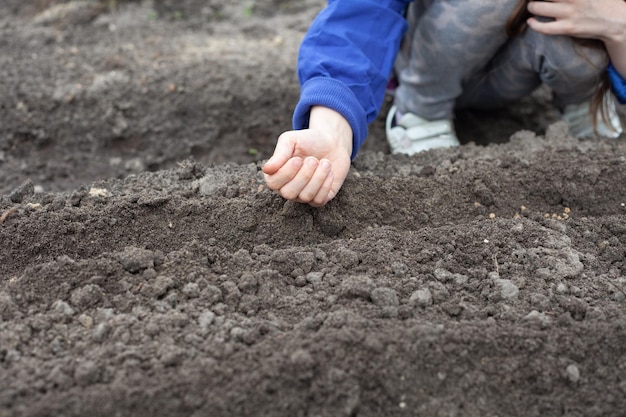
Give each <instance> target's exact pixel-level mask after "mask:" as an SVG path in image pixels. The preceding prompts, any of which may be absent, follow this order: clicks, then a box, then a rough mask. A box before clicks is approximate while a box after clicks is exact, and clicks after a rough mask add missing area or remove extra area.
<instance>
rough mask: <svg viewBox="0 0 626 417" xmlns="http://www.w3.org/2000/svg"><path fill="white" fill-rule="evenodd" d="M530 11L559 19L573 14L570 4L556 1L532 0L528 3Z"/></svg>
mask: <svg viewBox="0 0 626 417" xmlns="http://www.w3.org/2000/svg"><path fill="white" fill-rule="evenodd" d="M527 7H528V11H529V12H530V13H532V14H534V15H536V16H543V17H551V18H554V19H559V18H562V17H564V16H567V15H568V14H571V10H570V7H569V5H567V4H564V3H559V2H554V1H531V2H529V3H528V6H527Z"/></svg>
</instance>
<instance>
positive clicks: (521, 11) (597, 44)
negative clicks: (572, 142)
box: [506, 0, 611, 127]
mask: <svg viewBox="0 0 626 417" xmlns="http://www.w3.org/2000/svg"><path fill="white" fill-rule="evenodd" d="M528 2H529V0H520V1H519V2H518V3H517V5H516V6H515V9H514V10H513V13H512V14H511V16H510V17H509V20H508V21H507V24H506V33H507V35H509V37H514V36H519V35H521V34H522V33H524V31H525V30H526V29H527V27H528V24H527V23H526V21H527V20H528V18H530V17H531V16H532V15H531V14H530V12H529V11H528ZM574 41H575V42H576V43H577V44H578V45H580V46H584V47H589V48H597V49H605V48H604V43H603V42H602V41H599V40H595V39H580V38H574ZM610 88H611V84H610V81H609V76H608V74H607V73H606V71H605V72H604V73H603V74H602V76H601V77H600V80H599V82H598V85H597V87H596V90H595V91H594V93H593V95H592V96H591V103H590V106H589V108H590V109H589V111H590V112H591V118H592V121H593V125H594V127H596V126H597V123H598V113H599V114H600V116H601V117H602V120H603V121H605V122H607V121H608V117H607V109H606V102H605V100H604V97H605V96H606V93H607V92H608V91H609V89H610ZM607 124H609V125H610V123H607Z"/></svg>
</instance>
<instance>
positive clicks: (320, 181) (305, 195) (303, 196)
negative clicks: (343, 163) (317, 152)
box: [298, 159, 331, 203]
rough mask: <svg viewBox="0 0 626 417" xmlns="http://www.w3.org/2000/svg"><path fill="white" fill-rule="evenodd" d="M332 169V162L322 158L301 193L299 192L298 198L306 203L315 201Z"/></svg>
mask: <svg viewBox="0 0 626 417" xmlns="http://www.w3.org/2000/svg"><path fill="white" fill-rule="evenodd" d="M330 170H331V166H330V162H329V161H328V160H327V159H323V160H321V161H320V162H319V164H318V166H317V169H316V170H315V172H314V173H313V176H312V177H311V180H310V181H309V182H308V183H307V184H306V186H305V187H304V188H303V189H302V191H300V194H298V199H299V200H300V201H302V202H304V203H308V202H311V201H313V200H314V199H315V198H316V196H317V195H318V193H319V192H320V190H321V188H322V186H323V185H324V183H325V181H326V179H327V178H328V174H329V173H330Z"/></svg>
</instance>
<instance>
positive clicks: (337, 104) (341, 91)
mask: <svg viewBox="0 0 626 417" xmlns="http://www.w3.org/2000/svg"><path fill="white" fill-rule="evenodd" d="M313 106H323V107H328V108H329V109H333V110H335V111H336V112H338V113H339V114H341V115H342V116H343V117H345V118H346V120H347V121H348V123H349V124H350V127H351V128H352V155H351V156H350V158H351V159H354V158H355V157H356V155H357V153H358V151H359V148H360V147H361V145H362V144H363V142H365V138H366V137H367V117H366V115H365V111H364V110H363V107H361V104H360V103H359V102H358V100H357V98H356V96H355V95H354V93H353V92H352V90H350V89H349V88H348V87H347V86H346V85H345V84H344V83H342V82H341V81H339V80H336V79H334V78H328V77H316V78H311V79H309V80H308V81H307V82H305V83H304V84H303V85H302V87H301V90H300V101H299V102H298V104H297V105H296V109H295V110H294V114H293V128H294V129H296V130H300V129H306V128H308V127H309V115H310V111H311V107H313Z"/></svg>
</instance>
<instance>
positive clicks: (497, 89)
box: [395, 0, 608, 120]
mask: <svg viewBox="0 0 626 417" xmlns="http://www.w3.org/2000/svg"><path fill="white" fill-rule="evenodd" d="M517 1H518V0H417V1H415V2H413V3H412V4H411V6H410V7H409V10H408V13H407V20H408V23H409V30H408V32H407V35H406V37H405V39H404V42H403V45H402V49H401V51H400V53H399V54H398V58H397V60H396V73H397V74H398V78H399V84H400V86H399V87H398V89H397V90H396V93H395V104H396V105H397V107H398V110H399V111H400V112H412V113H415V114H417V115H418V116H421V117H423V118H426V119H430V120H434V119H449V118H452V117H453V111H454V109H455V108H483V109H484V108H494V107H501V106H504V105H506V104H508V103H510V102H512V101H514V100H517V99H520V98H522V97H524V96H527V95H528V94H530V93H531V92H532V91H533V90H535V89H536V88H537V87H538V86H539V85H540V84H541V83H544V84H546V85H547V86H548V87H550V89H551V90H552V92H553V97H554V104H555V105H556V106H557V107H563V106H566V105H568V104H578V103H582V102H584V101H586V100H588V99H589V98H590V97H591V96H592V94H593V92H594V90H595V88H596V86H597V84H598V82H599V80H600V76H601V75H602V74H603V72H604V71H605V69H606V66H607V64H608V57H607V54H606V52H605V51H604V50H601V49H594V48H590V47H583V46H581V45H579V44H577V43H575V42H574V41H573V39H572V38H570V37H566V36H547V35H542V34H539V33H537V32H535V31H533V30H530V29H527V30H526V31H525V32H524V33H523V34H522V35H520V36H517V37H515V38H512V39H509V38H508V37H507V35H506V31H505V26H506V22H507V20H508V18H509V16H510V14H511V13H512V10H513V8H514V7H515V5H516V4H517Z"/></svg>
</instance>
